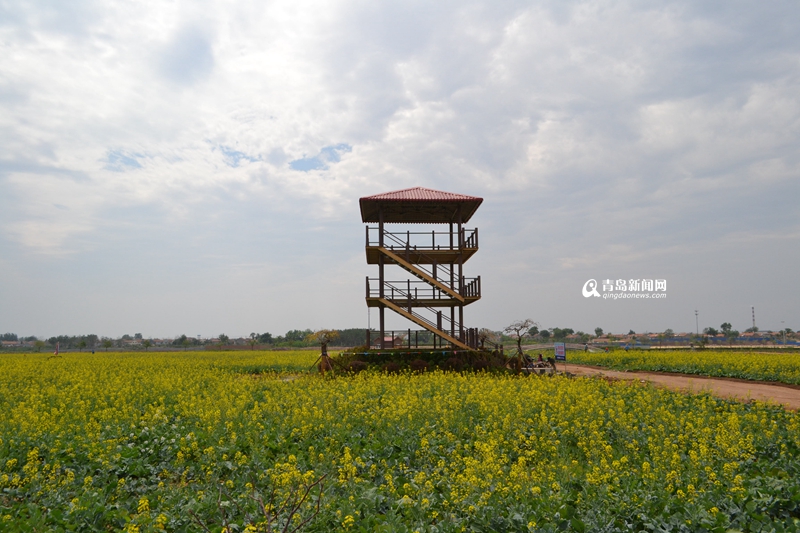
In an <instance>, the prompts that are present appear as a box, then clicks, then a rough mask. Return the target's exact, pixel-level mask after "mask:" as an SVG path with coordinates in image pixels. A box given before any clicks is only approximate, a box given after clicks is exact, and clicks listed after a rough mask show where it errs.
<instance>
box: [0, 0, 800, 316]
mask: <svg viewBox="0 0 800 533" xmlns="http://www.w3.org/2000/svg"><path fill="white" fill-rule="evenodd" d="M3 9H4V10H5V11H4V12H3V13H2V16H0V20H3V22H2V23H0V51H1V52H2V54H0V110H2V112H0V139H2V141H3V142H2V144H0V249H2V250H8V251H13V253H22V254H27V255H26V257H27V256H30V257H31V259H30V261H34V262H35V261H36V260H35V259H33V258H34V257H35V256H36V255H37V254H42V255H43V256H48V257H51V258H52V257H66V256H73V257H74V256H75V255H76V254H78V255H79V254H80V253H83V252H84V251H87V250H99V249H107V248H114V247H115V246H116V245H117V244H118V242H119V241H120V240H122V241H124V242H129V243H134V242H137V243H138V242H140V241H150V242H159V238H160V237H161V236H160V235H158V233H159V231H163V228H169V230H170V231H174V232H175V233H174V238H175V239H177V241H179V242H189V241H191V242H194V241H195V240H196V241H198V242H203V243H205V244H206V245H207V246H211V247H225V246H226V244H225V240H226V239H230V238H231V233H224V232H223V230H222V229H223V228H224V230H225V231H228V232H233V233H238V234H242V235H248V236H254V235H263V236H264V238H265V239H267V240H269V239H272V238H278V237H275V236H279V235H284V234H287V233H292V232H302V231H303V230H304V229H305V228H306V226H304V224H306V225H308V226H309V227H311V226H319V225H320V224H322V225H328V226H330V225H333V226H334V227H339V226H336V225H338V224H345V226H346V227H349V226H347V224H349V223H350V222H351V221H353V222H354V223H355V222H357V217H358V215H357V207H356V200H357V198H358V197H359V196H362V195H365V194H372V193H376V192H380V191H383V190H390V189H397V188H402V187H408V186H414V185H424V186H429V187H434V188H440V189H445V190H454V191H457V192H467V193H471V194H478V195H483V196H485V197H486V198H487V202H486V204H485V207H484V208H482V212H486V213H487V215H486V218H485V219H484V223H485V224H487V225H488V226H490V227H496V228H503V229H502V231H501V230H500V229H498V230H497V233H496V238H497V239H499V240H498V242H502V243H504V244H508V245H509V246H510V245H512V243H519V242H527V241H526V240H525V237H526V236H528V235H536V236H539V237H538V239H537V240H535V241H533V242H532V243H531V244H525V245H522V246H519V245H514V246H515V250H517V251H515V252H514V254H515V257H518V258H519V264H520V265H530V264H531V263H532V262H536V261H538V259H537V258H538V257H540V256H541V255H542V254H544V255H545V256H546V257H548V259H547V260H544V261H542V262H543V263H544V265H542V264H539V265H537V268H540V269H545V270H548V269H549V270H548V271H552V272H556V271H558V270H559V269H562V268H564V269H567V270H569V269H573V270H574V269H579V268H580V266H581V265H584V266H585V265H589V264H591V262H592V261H594V262H595V263H597V264H600V263H602V262H609V261H612V259H611V258H614V257H616V258H624V257H628V258H630V260H631V261H639V260H643V259H642V258H646V257H647V256H648V254H650V255H651V256H652V257H654V258H655V257H657V258H660V259H658V260H659V261H661V260H664V261H666V259H663V258H664V257H665V256H669V254H665V253H663V251H664V250H679V249H680V247H681V246H684V245H685V246H686V247H687V249H689V247H692V246H700V247H702V246H703V244H704V243H708V242H710V241H713V242H717V241H719V242H727V241H726V240H725V239H728V238H729V237H730V236H731V235H740V234H742V232H747V231H751V230H752V231H757V232H758V234H759V235H767V236H768V235H773V236H777V237H776V238H778V239H780V238H783V237H780V236H784V237H785V238H790V237H787V236H788V235H793V234H794V233H792V232H793V231H795V229H796V228H797V226H798V217H797V215H798V210H797V206H796V205H795V204H796V203H794V204H793V203H792V202H791V201H790V199H791V198H792V197H793V195H794V197H796V196H798V194H797V193H798V192H799V191H798V185H797V181H796V176H797V174H798V170H800V169H799V168H798V164H799V162H800V126H799V124H800V99H799V98H798V96H797V95H798V94H800V76H799V75H798V74H800V39H798V38H797V33H796V31H793V27H792V25H791V24H788V23H787V21H791V20H795V19H796V18H797V15H798V8H797V7H796V6H795V5H794V4H792V3H791V2H783V3H780V2H779V3H775V4H771V5H770V6H762V7H761V8H750V7H748V6H743V5H726V6H724V7H719V6H716V7H715V8H714V9H708V10H706V9H705V8H704V7H703V6H701V5H696V4H694V3H690V2H685V3H680V2H679V3H674V2H672V3H666V2H664V3H649V4H646V5H645V4H640V3H635V2H627V3H626V2H599V3H598V2H538V3H535V4H530V3H528V2H518V3H515V2H507V3H501V4H497V3H494V4H492V3H485V2H469V3H463V2H457V3H456V2H451V3H441V2H440V3H434V4H431V3H408V2H389V3H380V4H370V3H363V2H353V1H337V2H314V1H301V2H283V1H279V2H272V3H268V4H264V3H255V2H254V3H241V2H223V1H208V2H203V3H201V4H197V3H188V2H183V3H181V2H179V3H172V4H169V3H167V4H165V3H163V2H152V3H149V4H125V3H101V2H86V3H79V4H76V5H70V6H69V8H68V9H67V8H66V7H63V8H62V7H60V6H59V5H55V4H51V3H46V4H44V3H43V4H41V5H40V4H15V5H13V6H5V7H4V8H3ZM73 13H77V15H73ZM337 147H339V148H337ZM345 147H346V148H345ZM298 162H300V163H298ZM293 163H294V166H295V167H298V166H301V167H302V168H300V169H299V170H304V171H302V172H299V171H298V169H297V168H295V169H293V168H292V164H293ZM493 203H494V204H495V205H498V204H502V205H504V206H505V207H504V209H503V210H502V211H493V210H492V209H491V207H490V206H491V205H492V204H493ZM57 205H58V206H63V207H66V208H67V209H62V208H59V207H54V206H57ZM240 213H248V216H249V217H250V218H248V219H247V220H246V221H244V220H243V219H241V218H239V214H240ZM287 220H292V223H291V224H289V223H288V222H286V221H287ZM209 221H213V222H214V223H213V224H211V223H209ZM256 230H257V231H256ZM356 231H358V230H356ZM251 232H256V233H254V234H253V235H251ZM259 232H260V233H259ZM505 234H508V236H505ZM180 236H183V237H180ZM281 238H282V237H281ZM316 238H322V237H313V238H311V241H312V242H305V241H304V240H303V239H300V238H297V239H288V244H286V246H285V247H284V248H283V254H284V257H281V256H280V255H275V256H274V257H273V256H268V254H266V255H260V252H258V253H257V252H253V253H255V254H256V255H258V257H255V258H252V259H253V261H251V262H256V263H258V264H261V263H259V262H260V261H263V262H265V263H268V264H278V263H280V262H281V261H287V262H289V263H291V262H292V261H295V260H297V261H302V260H304V259H301V258H304V257H305V254H306V250H305V248H306V247H311V248H314V247H315V246H319V245H318V244H316V245H315V244H313V240H314V239H316ZM326 239H330V240H333V241H335V242H336V243H339V244H338V246H339V248H341V249H349V248H348V247H349V246H353V245H355V246H359V245H360V242H359V239H358V237H355V238H354V239H352V240H350V237H349V236H348V235H331V236H328V237H326ZM505 239H508V240H505ZM600 242H602V243H604V247H605V248H606V250H607V252H603V253H597V254H586V253H575V252H574V250H575V249H576V248H578V249H581V250H586V249H590V248H591V247H593V246H596V245H597V243H600ZM162 245H165V244H163V243H162ZM131 246H133V244H131ZM137 246H138V244H137ZM731 246H733V245H731ZM115 253H118V254H121V255H120V256H119V257H123V256H125V253H126V252H124V251H118V252H115ZM31 254H32V255H31ZM550 258H552V262H551V259H550ZM327 260H335V259H333V258H328V259H327ZM654 260H655V259H654ZM485 267H486V268H489V269H492V268H496V267H494V266H493V265H492V264H491V263H487V264H486V266H485ZM109 268H111V267H109ZM196 268H198V269H199V270H198V272H201V271H203V270H202V265H198V266H197V267H196ZM76 271H77V272H79V271H80V269H77V270H76ZM76 275H79V274H76ZM197 275H198V276H200V277H202V275H201V274H199V273H198V274H197ZM206 275H207V276H212V274H208V273H207V274H206ZM216 275H217V274H214V275H213V276H216ZM230 275H231V276H233V277H235V276H234V274H233V273H231V274H230ZM488 275H489V277H491V270H490V272H489V274H488ZM704 275H709V276H710V275H712V274H711V273H707V274H704ZM237 279H238V278H237ZM281 283H285V284H297V285H298V286H300V285H302V280H301V279H299V278H297V279H285V280H283V281H281ZM0 318H2V316H1V315H0ZM298 320H299V319H298ZM297 326H298V327H299V326H301V324H297Z"/></svg>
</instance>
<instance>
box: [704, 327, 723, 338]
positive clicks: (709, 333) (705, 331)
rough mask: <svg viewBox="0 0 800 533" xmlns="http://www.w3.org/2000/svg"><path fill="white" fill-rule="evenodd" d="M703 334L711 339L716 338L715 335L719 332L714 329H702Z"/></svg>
mask: <svg viewBox="0 0 800 533" xmlns="http://www.w3.org/2000/svg"><path fill="white" fill-rule="evenodd" d="M703 333H705V334H706V335H709V336H711V337H716V336H717V335H719V331H718V330H716V329H714V328H704V329H703Z"/></svg>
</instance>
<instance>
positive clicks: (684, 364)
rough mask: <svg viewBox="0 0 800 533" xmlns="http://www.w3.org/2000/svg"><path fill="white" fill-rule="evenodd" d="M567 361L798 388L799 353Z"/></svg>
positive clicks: (635, 355) (612, 355) (653, 354)
mask: <svg viewBox="0 0 800 533" xmlns="http://www.w3.org/2000/svg"><path fill="white" fill-rule="evenodd" d="M569 361H570V362H574V363H579V364H587V365H597V366H604V367H608V368H613V369H614V370H648V371H655V372H680V373H682V374H697V375H701V376H717V377H728V378H741V379H751V380H755V381H779V382H782V383H790V384H794V385H800V353H768V354H764V353H753V352H744V353H741V352H738V353H737V352H730V351H724V350H718V351H715V350H696V351H687V350H675V351H661V350H630V351H628V352H626V351H623V350H616V351H612V352H608V353H605V352H600V353H588V352H582V351H575V352H570V353H569Z"/></svg>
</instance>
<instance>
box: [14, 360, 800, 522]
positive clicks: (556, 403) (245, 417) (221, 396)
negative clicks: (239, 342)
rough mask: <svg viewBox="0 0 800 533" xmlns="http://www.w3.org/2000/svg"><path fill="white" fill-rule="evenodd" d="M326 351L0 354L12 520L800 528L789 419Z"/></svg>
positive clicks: (796, 452)
mask: <svg viewBox="0 0 800 533" xmlns="http://www.w3.org/2000/svg"><path fill="white" fill-rule="evenodd" d="M315 358H316V354H314V353H313V352H295V353H291V352H278V353H275V352H250V353H246V352H236V353H224V352H222V353H213V354H204V353H202V352H196V353H193V352H185V353H168V354H163V353H150V354H116V353H115V354H94V355H92V354H65V355H64V356H63V357H61V358H51V359H48V357H47V356H44V355H43V356H38V355H36V356H32V355H27V356H24V355H13V356H3V357H1V358H0V402H1V403H0V405H2V410H0V530H2V531H128V532H135V531H138V532H145V531H164V530H166V531H214V532H218V531H223V530H227V531H242V532H243V531H247V532H251V533H252V532H255V531H270V530H274V531H292V530H293V528H294V529H297V530H299V531H314V532H328V531H359V532H371V531H378V532H381V531H383V532H405V531H408V532H414V531H419V532H424V531H427V532H434V531H436V532H462V531H553V532H554V531H578V532H583V531H726V530H727V529H739V530H743V531H799V530H800V483H799V482H798V479H800V416H799V415H798V414H797V413H795V412H789V411H784V410H782V409H779V408H776V407H774V406H767V405H763V404H740V403H734V402H728V401H723V400H718V399H715V398H712V397H710V396H707V395H683V394H677V393H672V392H669V391H665V390H659V389H655V388H653V387H650V386H640V385H630V384H626V383H609V382H606V381H603V380H598V379H569V378H563V377H559V376H556V377H515V376H510V375H491V374H451V373H442V372H438V371H437V372H430V373H425V374H422V375H411V374H398V375H386V374H380V373H369V372H364V373H361V374H358V375H356V376H349V377H343V376H340V377H336V378H334V379H330V378H321V377H319V376H318V375H315V374H312V375H305V374H302V373H301V372H304V371H305V370H307V369H308V368H309V366H310V365H311V364H312V363H313V361H314V359H315Z"/></svg>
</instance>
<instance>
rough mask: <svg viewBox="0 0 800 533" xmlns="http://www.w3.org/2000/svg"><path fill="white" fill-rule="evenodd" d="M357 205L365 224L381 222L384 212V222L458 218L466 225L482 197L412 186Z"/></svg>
mask: <svg viewBox="0 0 800 533" xmlns="http://www.w3.org/2000/svg"><path fill="white" fill-rule="evenodd" d="M358 202H359V204H360V205H361V220H363V221H364V222H379V221H380V213H381V212H383V221H384V222H405V223H426V224H437V223H448V222H459V219H460V222H462V223H464V222H467V221H468V220H469V219H470V218H471V217H472V215H473V214H474V213H475V211H476V210H477V209H478V206H480V205H481V202H483V198H478V197H477V196H467V195H465V194H456V193H452V192H444V191H437V190H434V189H427V188H425V187H412V188H410V189H401V190H399V191H391V192H384V193H381V194H375V195H372V196H365V197H363V198H360V199H359V201H358ZM459 214H460V216H459Z"/></svg>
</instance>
